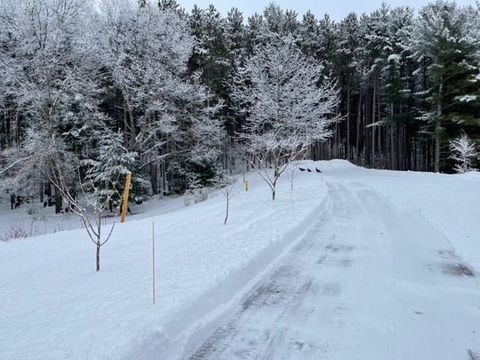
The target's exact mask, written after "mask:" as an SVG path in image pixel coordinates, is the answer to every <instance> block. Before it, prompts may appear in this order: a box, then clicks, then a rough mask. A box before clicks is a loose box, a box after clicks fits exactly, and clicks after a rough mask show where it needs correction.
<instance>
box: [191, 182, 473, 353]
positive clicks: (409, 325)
mask: <svg viewBox="0 0 480 360" xmlns="http://www.w3.org/2000/svg"><path fill="white" fill-rule="evenodd" d="M329 193H330V194H329V204H328V206H329V209H328V211H326V212H325V213H324V215H322V217H320V218H318V219H317V221H316V222H315V223H314V224H312V226H311V228H310V231H309V232H308V233H307V234H306V235H305V237H304V238H303V240H302V241H301V242H300V243H299V244H298V245H297V246H296V247H295V248H294V249H293V250H292V251H291V252H290V253H289V254H288V255H286V256H285V257H284V258H282V259H281V260H280V261H279V262H278V264H277V266H276V267H275V268H274V269H273V270H272V271H271V272H270V273H269V274H268V275H267V276H266V277H265V278H264V279H263V280H261V281H260V282H259V283H258V284H257V286H256V287H255V289H254V290H253V291H252V292H251V293H250V294H248V296H246V297H245V298H244V299H243V300H242V301H241V302H240V303H239V304H238V306H237V308H236V309H233V310H232V314H231V316H230V317H229V318H228V320H227V321H225V323H224V324H223V325H221V326H220V327H219V328H218V329H216V331H214V332H213V333H212V334H211V335H210V336H209V337H208V338H207V339H206V341H205V342H204V343H203V345H201V346H199V348H198V349H197V351H196V352H195V353H194V354H193V355H192V357H191V360H200V359H225V360H234V359H274V360H282V359H298V360H300V359H301V360H304V359H339V360H340V359H341V360H345V359H349V360H352V359H362V360H365V359H368V360H375V359H378V360H385V359H399V360H400V359H418V360H428V359H435V360H461V359H470V360H472V359H474V360H475V359H480V286H479V285H480V284H479V281H478V279H477V277H476V276H475V273H474V269H472V268H471V267H469V266H468V265H466V264H465V263H464V262H463V261H462V259H461V258H459V257H458V256H457V255H455V253H454V250H453V248H452V247H451V246H450V244H449V242H448V240H447V239H446V238H445V237H444V236H443V235H441V234H440V233H439V232H437V231H436V230H435V229H434V228H433V227H431V226H430V225H429V224H427V223H426V222H425V221H424V220H423V219H420V218H418V217H415V216H414V215H411V213H409V212H407V211H406V210H400V209H398V208H396V207H395V206H393V205H392V203H391V202H390V201H389V200H387V199H386V198H384V197H383V196H382V195H381V194H380V193H379V192H377V191H375V190H373V188H371V187H369V186H367V185H364V184H363V183H361V182H342V181H333V182H330V183H329Z"/></svg>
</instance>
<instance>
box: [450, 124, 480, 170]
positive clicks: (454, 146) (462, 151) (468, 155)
mask: <svg viewBox="0 0 480 360" xmlns="http://www.w3.org/2000/svg"><path fill="white" fill-rule="evenodd" d="M450 151H451V152H452V154H451V155H450V159H452V160H454V161H455V162H456V165H455V168H454V169H455V171H456V172H457V173H460V174H463V173H466V172H469V171H472V170H475V168H474V167H473V161H474V160H475V159H477V158H478V156H479V153H478V150H477V145H476V144H475V142H473V141H472V140H471V139H470V138H469V137H468V135H467V134H465V133H463V134H462V135H460V136H459V137H458V138H456V139H454V140H452V141H450Z"/></svg>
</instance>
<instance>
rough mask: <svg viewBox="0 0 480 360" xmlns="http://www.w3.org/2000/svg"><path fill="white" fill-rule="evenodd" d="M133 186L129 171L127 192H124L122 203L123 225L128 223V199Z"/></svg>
mask: <svg viewBox="0 0 480 360" xmlns="http://www.w3.org/2000/svg"><path fill="white" fill-rule="evenodd" d="M131 184H132V173H131V172H130V171H129V172H128V173H127V179H126V180H125V190H124V191H123V201H122V220H121V222H122V224H123V223H125V222H126V221H127V210H128V197H129V195H130V186H131Z"/></svg>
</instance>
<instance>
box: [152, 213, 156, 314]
mask: <svg viewBox="0 0 480 360" xmlns="http://www.w3.org/2000/svg"><path fill="white" fill-rule="evenodd" d="M155 272H156V269H155V222H152V275H153V276H152V288H153V305H155V302H156V297H157V294H156V287H155Z"/></svg>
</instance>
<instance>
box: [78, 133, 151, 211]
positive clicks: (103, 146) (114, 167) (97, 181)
mask: <svg viewBox="0 0 480 360" xmlns="http://www.w3.org/2000/svg"><path fill="white" fill-rule="evenodd" d="M135 157H136V154H135V153H131V152H129V151H128V150H127V149H126V148H125V147H124V146H123V137H122V134H120V133H113V132H107V133H105V134H104V135H103V139H102V140H101V141H100V144H99V155H98V157H97V159H95V160H90V161H88V162H86V164H85V165H86V167H87V169H88V170H87V175H86V178H85V187H87V188H90V189H91V190H92V193H93V195H94V196H95V197H97V198H98V201H99V202H105V200H106V199H108V200H109V201H111V202H112V203H111V204H109V206H110V207H111V206H113V205H115V206H118V205H119V204H120V200H121V197H122V194H123V191H124V185H125V179H126V177H127V174H128V172H129V171H130V169H132V168H133V164H134V162H135ZM135 176H137V175H135ZM141 180H142V179H141ZM135 183H139V182H138V181H136V182H134V184H135ZM132 193H133V194H135V192H132ZM134 196H135V195H134ZM110 210H111V209H110Z"/></svg>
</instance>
